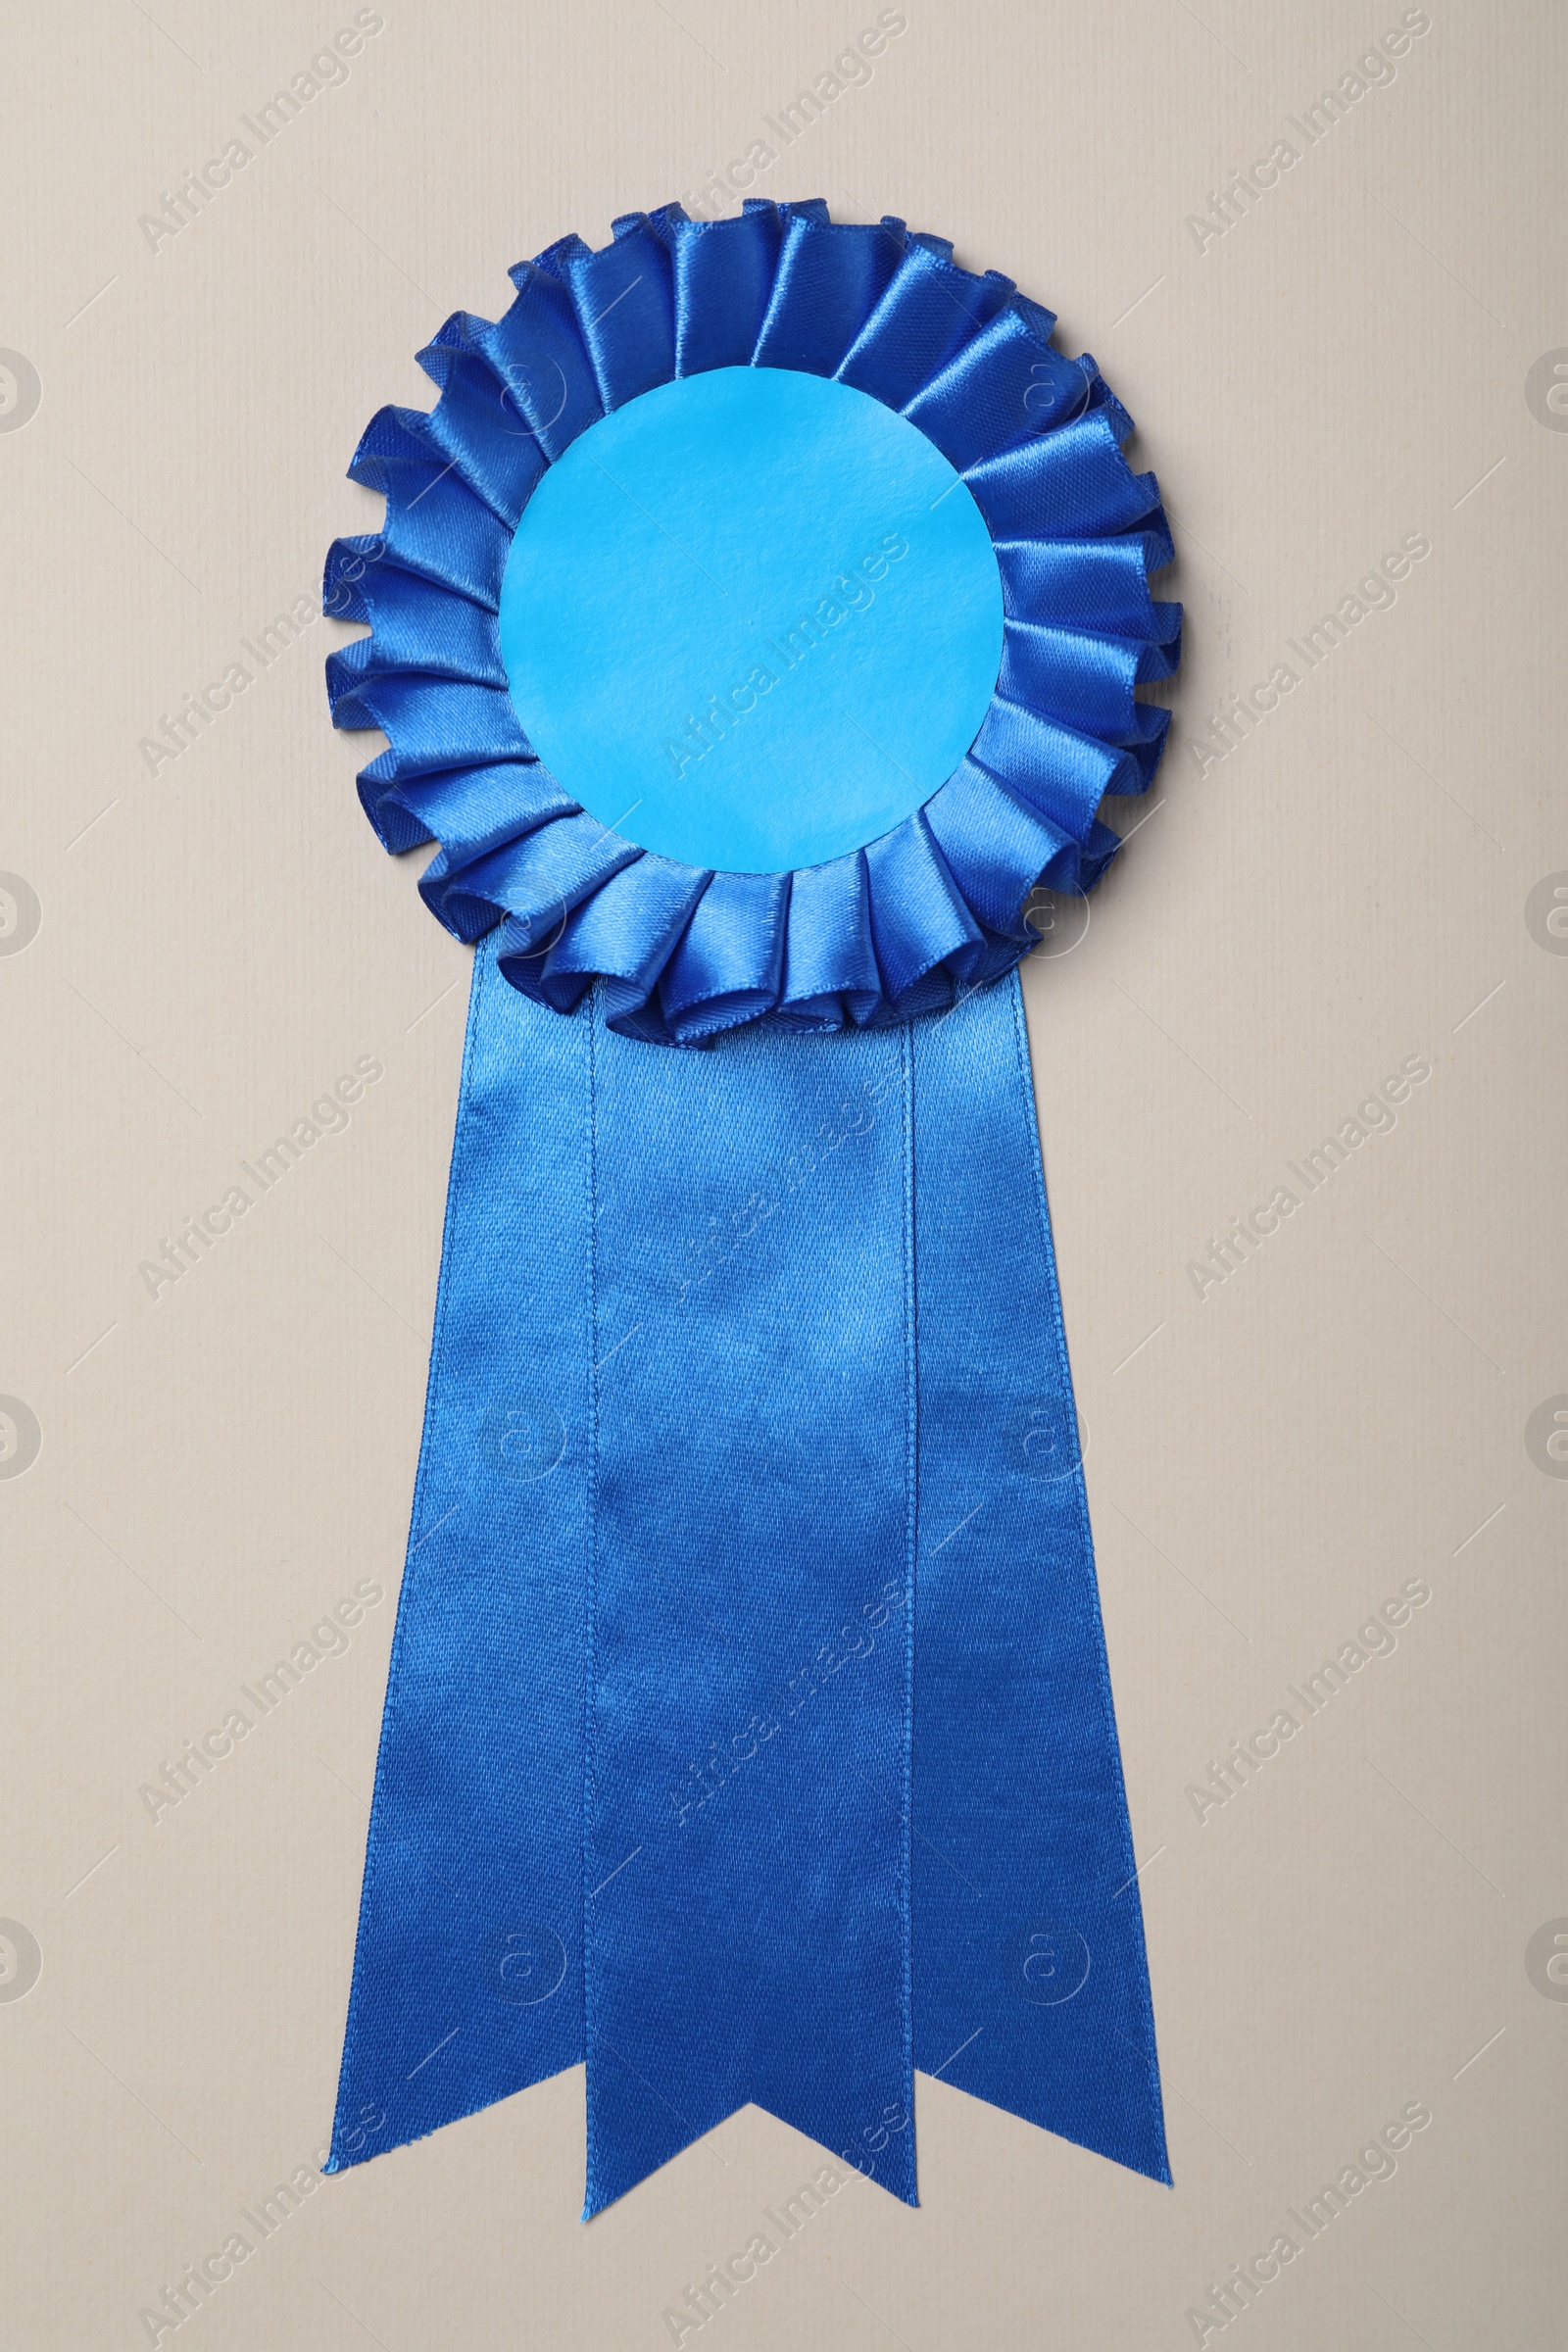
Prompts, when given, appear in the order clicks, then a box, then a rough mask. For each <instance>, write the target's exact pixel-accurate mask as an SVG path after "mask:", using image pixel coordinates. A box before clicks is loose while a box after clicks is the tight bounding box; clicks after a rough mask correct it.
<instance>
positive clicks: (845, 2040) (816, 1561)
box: [585, 1004, 915, 2214]
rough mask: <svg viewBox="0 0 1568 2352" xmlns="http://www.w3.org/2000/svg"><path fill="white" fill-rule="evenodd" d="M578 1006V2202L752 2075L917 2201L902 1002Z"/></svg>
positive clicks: (773, 2103) (672, 2143) (709, 2116)
mask: <svg viewBox="0 0 1568 2352" xmlns="http://www.w3.org/2000/svg"><path fill="white" fill-rule="evenodd" d="M592 1023H593V1026H592V1039H593V1053H594V1057H595V1069H594V1078H593V1102H594V1111H593V1160H594V1216H593V1226H594V1292H595V1301H594V1303H595V1330H596V1333H597V1338H596V1342H595V1388H594V1399H593V1407H592V1412H593V1432H592V1441H591V1442H592V1447H593V1456H594V1463H593V1472H592V1478H591V1497H592V1511H593V1518H594V1539H593V1553H594V1561H595V1583H594V1593H593V1601H592V1617H593V1625H594V1654H593V1657H592V1660H591V1663H590V1669H589V1677H590V1707H589V1732H588V1756H587V1768H588V1769H587V1781H586V1790H585V1815H586V1836H587V1856H588V1859H587V1868H586V1873H585V1877H586V1887H585V1898H586V1902H585V1907H586V1928H585V1948H586V1951H587V2014H586V2025H587V2056H588V2066H587V2095H588V2167H587V2203H586V2211H587V2213H589V2214H592V2213H595V2212H598V2211H599V2210H600V2209H601V2208H602V2207H604V2206H605V2205H608V2204H610V2203H611V2202H612V2201H613V2199H614V2198H616V2197H618V2196H620V2195H622V2194H623V2193H624V2192H625V2190H627V2189H628V2188H630V2187H632V2186H633V2185H634V2184H635V2183H636V2182H637V2181H638V2180H641V2179H643V2178H644V2176H645V2175H647V2174H648V2173H650V2172H652V2171H654V2170H655V2169H656V2168H657V2167H658V2166H660V2165H662V2164H664V2163H666V2162H667V2161H668V2160H669V2158H670V2157H671V2156H673V2155H674V2154H676V2153H677V2152H678V2151H679V2150H680V2149H681V2148H683V2147H685V2146H687V2145H688V2144H689V2143H690V2142H691V2141H692V2140H694V2139H696V2138H698V2137H699V2136H701V2135H702V2134H703V2133H704V2132H706V2131H710V2130H711V2129H712V2127H713V2126H714V2125H716V2124H717V2123H719V2122H721V2121H722V2119H723V2118H724V2117H725V2116H727V2115H729V2114H731V2113H733V2112H734V2111H735V2110H736V2109H737V2108H738V2107H741V2106H743V2105H745V2104H746V2103H748V2102H755V2103H756V2104H757V2105H759V2106H761V2107H763V2108H765V2109H767V2110H768V2112H769V2113H771V2114H773V2115H775V2116H777V2117H779V2118H780V2119H781V2120H782V2121H783V2122H785V2123H787V2124H791V2125H793V2126H794V2127H795V2128H796V2129H797V2130H798V2131H802V2132H804V2133H805V2134H807V2135H808V2136H809V2138H811V2139H814V2140H815V2141H817V2142H818V2143H819V2145H820V2147H821V2148H822V2149H823V2150H824V2151H825V2152H826V2153H827V2154H828V2155H829V2156H831V2157H832V2158H833V2159H835V2160H836V2162H835V2163H834V2164H833V2165H831V2166H827V2167H824V2168H823V2169H822V2171H821V2172H819V2174H818V2182H819V2186H818V2190H817V2192H816V2193H819V2194H822V2195H826V2194H831V2193H832V2191H833V2188H834V2187H836V2186H838V2185H842V2183H843V2180H845V2179H846V2178H847V2177H848V2175H847V2174H846V2173H845V2172H844V2170H843V2169H842V2168H843V2167H844V2166H846V2165H850V2166H855V2167H856V2168H857V2169H858V2170H860V2171H862V2172H866V2173H869V2174H871V2175H872V2177H873V2178H875V2179H876V2180H879V2181H880V2182H882V2184H883V2185H885V2186H886V2187H888V2188H890V2189H891V2190H893V2192H894V2193H895V2194H896V2195H899V2196H901V2197H904V2198H906V2199H907V2201H909V2202H911V2203H912V2202H913V2201H914V2161H913V2149H912V2141H913V2130H912V2072H911V2053H910V2017H909V1976H908V1948H909V1944H908V1936H909V1911H908V1904H909V1882H908V1752H909V1728H910V1647H911V1637H912V1626H911V1608H910V1601H911V1588H910V1570H911V1551H912V1532H913V1512H914V1469H915V1465H914V1460H913V1453H912V1446H911V1436H912V1427H913V1418H912V1415H913V1395H912V1382H913V1367H914V1348H913V1312H912V1309H913V1299H912V1258H911V1252H910V1238H911V1237H910V1209H911V1175H912V1163H911V1134H910V1125H909V1043H908V1032H907V1030H901V1029H888V1030H882V1031H879V1032H874V1033H869V1032H868V1033H864V1034H860V1033H856V1032H849V1033H841V1034H837V1035H830V1036H825V1037H823V1036H809V1035H802V1036H797V1037H783V1036H779V1035H776V1034H773V1035H768V1034H763V1033H761V1032H759V1031H756V1030H748V1031H745V1032H742V1033H740V1034H738V1035H734V1036H730V1037H727V1038H724V1039H721V1040H720V1041H719V1043H718V1045H717V1046H716V1047H715V1048H714V1049H713V1050H712V1051H711V1052H706V1053H671V1052H662V1051H657V1050H653V1049H650V1048H649V1047H647V1046H643V1045H639V1044H636V1043H634V1042H631V1041H628V1040H626V1039H624V1038H621V1037H618V1036H616V1035H615V1034H614V1033H613V1031H611V1030H609V1029H608V1028H607V1027H606V1026H605V1018H604V1011H603V1007H602V1005H599V1004H596V1005H594V1007H593V1012H592Z"/></svg>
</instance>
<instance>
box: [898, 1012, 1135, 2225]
mask: <svg viewBox="0 0 1568 2352" xmlns="http://www.w3.org/2000/svg"><path fill="white" fill-rule="evenodd" d="M913 1038H914V1056H915V1077H914V1117H915V1187H916V1191H915V1233H916V1290H917V1299H918V1328H919V1349H920V1368H919V1424H920V1432H919V1448H920V1472H919V1487H920V1531H919V1550H918V1559H917V1566H916V1574H915V1593H916V1603H915V1700H914V1755H913V1863H912V1884H913V1931H914V1933H913V1946H914V2063H915V2066H916V2068H917V2069H918V2070H919V2071H920V2072H921V2073H923V2074H929V2075H935V2076H938V2077H939V2078H940V2079H941V2080H942V2081H943V2082H950V2083H954V2084H956V2086H957V2087H958V2088H959V2089H961V2090H966V2091H968V2092H970V2093H971V2095H972V2096H974V2097H976V2098H980V2099H985V2100H987V2101H989V2102H990V2104H991V2105H993V2106H997V2107H1003V2108H1005V2109H1006V2110H1008V2112H1010V2113H1011V2114H1014V2115H1018V2116H1022V2117H1024V2118H1025V2119H1026V2120H1027V2121H1028V2122H1030V2123H1033V2124H1038V2125H1041V2126H1042V2127H1043V2128H1044V2129H1045V2130H1047V2131H1054V2132H1056V2133H1058V2134H1059V2135H1060V2136H1061V2137H1062V2138H1064V2139H1070V2140H1074V2141H1076V2142H1077V2143H1078V2144H1079V2145H1080V2146H1082V2147H1086V2148H1093V2149H1095V2150H1096V2151H1097V2152H1098V2153H1099V2154H1101V2155H1103V2156H1108V2157H1110V2158H1111V2159H1112V2160H1113V2161H1114V2162H1115V2163H1117V2164H1124V2165H1127V2166H1129V2167H1131V2169H1132V2170H1133V2171H1135V2172H1140V2173H1146V2174H1148V2175H1149V2176H1150V2177H1151V2178H1152V2179H1153V2180H1163V2181H1166V2182H1168V2181H1169V2180H1170V2178H1171V2175H1170V2164H1169V2159H1168V2156H1167V2154H1166V2147H1165V2127H1164V2114H1163V2107H1162V2102H1161V2098H1160V2086H1159V2065H1158V2059H1157V2057H1156V2054H1155V2048H1154V2020H1153V2009H1152V2001H1151V1996H1150V1986H1149V1965H1148V1960H1147V1957H1146V1953H1145V1948H1144V1923H1143V1912H1142V1907H1141V1904H1140V1901H1139V1891H1138V1880H1137V1875H1136V1872H1137V1865H1136V1863H1135V1861H1134V1858H1133V1843H1132V1832H1131V1827H1130V1824H1129V1821H1128V1814H1127V1799H1126V1794H1125V1791H1124V1789H1123V1785H1122V1772H1121V1756H1120V1750H1119V1747H1118V1744H1117V1739H1116V1725H1115V1717H1114V1713H1113V1710H1112V1705H1111V1695H1110V1679H1109V1673H1108V1670H1107V1666H1106V1660H1105V1644H1104V1636H1103V1629H1102V1625H1101V1616H1100V1600H1099V1593H1098V1589H1097V1585H1096V1579H1095V1564H1094V1549H1093V1544H1092V1540H1091V1536H1090V1528H1089V1510H1088V1502H1087V1497H1086V1494H1085V1488H1084V1477H1083V1466H1082V1459H1081V1450H1080V1444H1079V1439H1078V1425H1077V1418H1076V1413H1075V1408H1074V1404H1073V1395H1072V1381H1071V1375H1070V1373H1069V1370H1068V1365H1067V1350H1066V1342H1065V1337H1064V1334H1063V1328H1062V1320H1061V1305H1060V1298H1059V1294H1058V1289H1057V1283H1056V1268H1055V1257H1054V1250H1053V1248H1052V1241H1051V1222H1050V1214H1049V1211H1048V1208H1047V1204H1046V1193H1045V1181H1044V1173H1043V1170H1042V1166H1041V1159H1040V1143H1039V1133H1038V1129H1037V1126H1036V1120H1035V1105H1034V1093H1033V1087H1032V1084H1031V1079H1030V1070H1029V1053H1028V1040H1027V1033H1026V1031H1025V1028H1024V1018H1023V1000H1022V992H1021V989H1020V985H1019V980H1018V975H1017V973H1016V972H1014V973H1013V974H1012V975H1011V976H1010V977H1009V978H1008V979H1006V980H1005V981H1003V982H1001V983H999V984H998V985H997V986H995V987H992V988H986V989H982V990H980V991H978V992H976V994H975V995H973V996H972V997H970V998H968V999H967V1000H965V1001H964V1002H963V1003H961V1004H960V1005H957V1006H956V1008H955V1009H954V1011H953V1012H951V1013H950V1014H948V1015H946V1016H945V1017H943V1018H940V1019H936V1020H931V1021H923V1022H919V1023H917V1024H916V1025H915V1027H914V1030H913Z"/></svg>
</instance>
